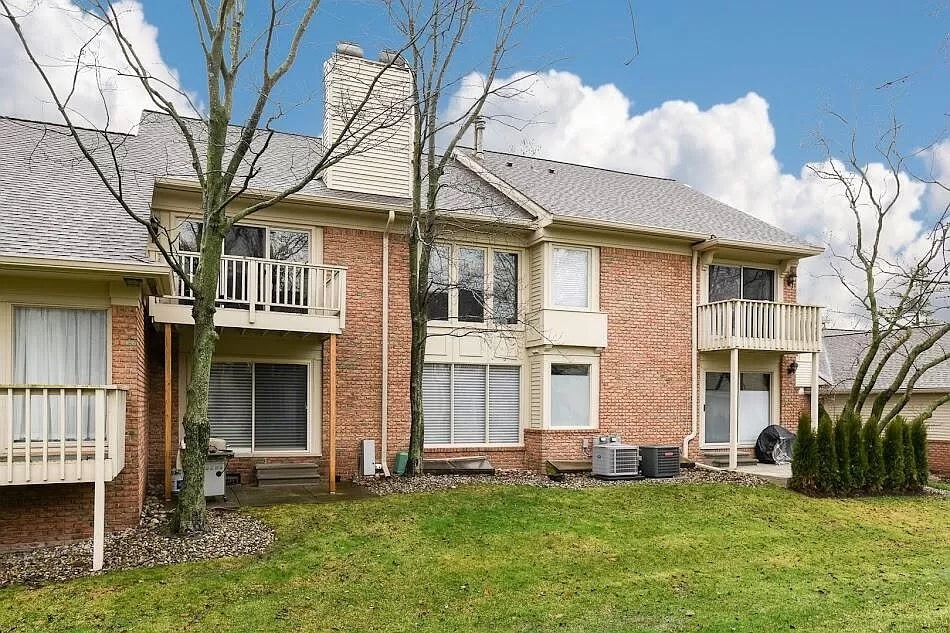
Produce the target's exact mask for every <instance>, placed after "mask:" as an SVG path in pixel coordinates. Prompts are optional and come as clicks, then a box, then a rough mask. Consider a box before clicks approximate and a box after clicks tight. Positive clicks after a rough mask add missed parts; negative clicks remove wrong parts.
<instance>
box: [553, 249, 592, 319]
mask: <svg viewBox="0 0 950 633" xmlns="http://www.w3.org/2000/svg"><path fill="white" fill-rule="evenodd" d="M552 251H553V252H552V261H551V303H552V304H553V305H554V307H556V308H572V309H581V310H583V309H590V308H591V307H592V306H591V304H592V301H591V283H590V279H591V274H590V272H591V259H592V257H591V250H590V249H588V248H569V247H565V246H555V247H553V249H552Z"/></svg>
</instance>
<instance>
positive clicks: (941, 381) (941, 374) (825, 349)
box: [821, 326, 950, 391]
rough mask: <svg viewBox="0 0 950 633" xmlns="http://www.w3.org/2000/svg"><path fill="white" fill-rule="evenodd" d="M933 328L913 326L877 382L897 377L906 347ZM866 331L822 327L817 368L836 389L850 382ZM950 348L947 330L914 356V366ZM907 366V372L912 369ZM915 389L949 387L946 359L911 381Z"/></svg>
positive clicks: (881, 383) (864, 346)
mask: <svg viewBox="0 0 950 633" xmlns="http://www.w3.org/2000/svg"><path fill="white" fill-rule="evenodd" d="M931 332H933V328H932V326H931V327H928V326H921V327H917V328H914V330H913V333H912V334H911V337H910V339H909V340H908V341H907V342H906V343H905V344H904V345H903V346H901V349H899V350H897V352H896V353H895V354H894V355H893V356H892V357H891V358H890V359H889V360H888V362H887V364H885V365H884V370H883V371H882V372H881V375H880V378H879V379H878V381H877V385H878V386H884V385H889V384H891V382H893V381H894V379H895V378H896V377H897V373H898V371H899V370H900V367H901V365H902V364H903V362H904V360H905V359H906V358H907V351H908V350H910V349H912V348H913V347H915V346H916V345H918V344H919V343H920V342H921V341H923V340H924V339H925V338H926V337H927V336H928V335H929V333H931ZM869 342H870V334H869V333H867V332H864V331H854V330H825V332H824V336H823V338H822V343H823V344H822V366H821V371H822V373H823V374H824V376H825V378H826V379H827V380H828V382H829V383H830V385H831V388H832V389H833V390H836V391H841V390H847V389H850V388H851V385H852V384H853V383H854V374H855V372H856V371H857V366H858V363H859V362H860V361H861V355H862V354H863V353H864V351H865V350H866V349H867V347H868V344H869ZM948 352H950V334H947V335H945V336H944V337H943V338H941V339H940V340H939V341H937V342H936V343H935V344H934V346H933V347H931V348H930V349H929V350H927V351H926V352H923V353H922V354H921V355H920V356H918V357H917V359H916V360H915V363H914V368H917V367H922V366H924V365H926V364H927V363H928V362H930V361H932V360H933V359H935V358H937V357H939V356H942V355H944V354H946V353H948ZM913 372H914V369H911V372H910V373H913ZM914 388H915V389H935V390H950V361H944V362H942V363H940V364H938V365H936V366H934V367H931V368H930V369H928V370H927V371H926V372H925V373H924V374H923V376H921V378H920V379H919V380H918V381H917V382H916V383H915V385H914Z"/></svg>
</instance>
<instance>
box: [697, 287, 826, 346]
mask: <svg viewBox="0 0 950 633" xmlns="http://www.w3.org/2000/svg"><path fill="white" fill-rule="evenodd" d="M697 316H698V319H699V323H698V326H699V341H698V346H699V349H700V350H702V351H709V350H722V349H732V348H738V349H750V350H770V351H780V352H795V353H801V352H818V351H820V350H821V308H820V307H818V306H810V305H801V304H797V303H774V302H772V301H747V300H742V299H732V300H729V301H718V302H716V303H708V304H705V305H701V306H699V309H698V315H697Z"/></svg>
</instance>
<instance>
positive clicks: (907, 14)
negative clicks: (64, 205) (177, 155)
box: [144, 0, 950, 169]
mask: <svg viewBox="0 0 950 633" xmlns="http://www.w3.org/2000/svg"><path fill="white" fill-rule="evenodd" d="M144 4H145V15H146V18H147V19H148V21H149V22H151V23H152V24H154V25H155V26H156V27H158V41H159V44H160V46H161V51H162V55H163V57H164V59H165V60H166V62H167V63H168V64H169V65H170V66H172V67H173V68H175V69H177V70H178V71H179V73H180V74H181V78H182V83H183V84H184V86H185V87H186V88H188V89H191V90H195V91H198V92H201V91H202V88H203V80H204V77H203V70H202V68H201V66H200V59H201V58H200V55H198V54H196V52H198V51H197V49H196V48H195V44H194V35H193V26H192V21H191V17H190V14H189V12H188V11H187V9H185V10H183V9H184V7H183V5H184V4H185V3H180V2H168V1H166V0H160V1H159V0H149V1H147V2H145V3H144ZM251 4H252V7H253V3H251ZM941 5H943V10H942V12H941V10H940V9H941ZM379 6H380V4H379V3H378V2H373V1H371V0H346V1H339V0H337V1H332V0H329V1H325V2H324V3H323V5H322V7H321V9H320V11H319V12H318V14H317V17H316V19H315V23H314V29H313V32H312V34H311V36H310V37H309V38H308V40H307V42H306V45H305V48H304V50H303V53H302V60H301V62H302V64H301V68H298V70H297V72H296V73H295V74H294V76H292V77H291V78H290V81H289V82H288V83H287V85H285V86H284V91H285V92H284V98H285V99H287V100H288V101H295V100H300V99H303V96H302V95H306V94H311V92H309V91H315V90H319V68H320V66H319V64H320V62H322V60H323V59H324V58H325V57H326V55H327V54H328V53H329V52H330V51H331V50H332V47H333V44H334V43H335V42H336V41H337V40H340V39H348V40H353V41H357V42H359V43H360V44H362V45H363V46H364V47H365V48H366V50H367V53H368V54H373V53H374V52H375V51H376V50H377V49H378V48H380V47H382V46H383V45H385V44H386V43H389V44H392V43H393V42H395V41H396V40H395V39H394V38H392V37H391V36H390V35H389V30H388V28H387V25H386V20H385V16H384V15H383V13H382V11H381V10H380V8H379ZM539 6H540V8H539V11H538V14H537V15H536V17H535V18H534V19H533V20H532V21H531V23H530V25H529V27H528V28H527V29H525V30H524V31H523V33H522V35H521V37H519V38H518V48H517V49H516V50H515V51H514V53H513V55H512V57H511V61H510V64H509V65H510V67H511V68H512V69H513V70H544V69H548V68H556V69H558V70H565V71H570V72H572V73H574V74H576V75H578V76H579V77H580V78H581V79H582V80H583V82H584V83H585V84H587V85H591V86H599V85H602V84H607V83H612V84H615V85H616V86H617V87H618V88H619V89H620V90H621V92H623V93H624V95H626V96H627V97H628V98H630V99H631V101H632V102H633V103H632V106H633V110H634V111H635V112H641V111H644V110H649V109H651V108H655V107H657V106H659V105H660V104H662V103H663V102H666V101H669V100H679V99H682V100H689V101H693V102H695V103H696V104H697V105H699V106H700V108H704V109H705V108H708V107H710V106H713V105H715V104H717V103H727V102H731V101H733V100H735V99H737V98H739V97H742V96H743V95H745V94H746V93H748V92H749V91H755V92H756V93H757V94H759V95H760V96H762V97H763V98H765V99H766V100H767V101H768V104H769V108H770V109H769V115H770V118H771V121H772V124H773V125H774V127H775V131H776V141H777V142H776V148H775V154H776V157H777V158H778V159H779V161H780V162H781V163H782V165H783V166H785V167H786V168H791V169H797V166H800V165H801V164H802V163H803V162H805V161H806V160H811V159H815V158H819V157H820V154H819V153H818V150H817V148H815V146H814V144H813V142H812V140H811V139H812V133H813V132H814V131H815V130H816V129H817V127H818V126H819V124H820V123H821V121H822V118H823V116H824V115H823V111H824V109H825V108H827V107H831V108H834V109H835V110H838V111H840V112H842V113H844V114H846V115H847V116H848V117H849V118H854V117H857V120H859V121H860V123H861V125H864V126H865V127H868V128H869V129H870V128H872V127H873V128H874V129H877V128H879V127H880V124H881V122H882V121H883V120H884V119H885V118H886V117H887V116H888V115H889V113H890V112H892V111H893V112H896V113H897V114H898V116H899V117H900V119H901V120H902V122H903V123H904V124H905V126H906V137H905V138H906V139H907V140H908V142H910V143H912V144H923V143H926V142H929V141H931V140H932V139H933V138H934V136H936V135H937V134H938V133H939V132H940V131H941V130H943V129H945V128H946V126H947V119H948V117H947V115H946V114H945V113H946V112H947V111H948V110H950V103H948V101H950V100H948V97H950V88H948V87H947V84H946V83H945V82H944V80H945V79H946V77H947V72H946V71H947V60H948V55H950V51H948V50H947V41H946V37H947V24H948V17H950V8H948V7H947V5H946V3H940V2H936V1H929V0H924V1H921V2H907V3H902V4H901V5H898V4H895V3H894V2H884V1H874V0H865V1H863V2H761V1H759V2H748V1H746V2H738V1H733V2H695V1H694V2H682V1H680V2H675V1H670V2H637V1H634V2H633V7H634V12H635V15H636V24H637V36H638V40H639V45H640V54H639V56H637V57H636V58H635V59H634V60H633V61H632V62H631V63H629V64H627V63H626V62H627V61H628V60H629V58H630V56H631V54H632V51H633V31H632V28H631V23H630V16H629V13H628V9H627V5H626V3H625V2H623V1H620V0H596V1H591V2H583V1H580V0H573V1H572V0H561V1H560V2H558V1H553V2H545V3H542V4H540V5H539ZM486 35H487V34H486ZM478 61H479V60H477V59H474V58H470V59H465V60H464V62H463V64H460V70H468V69H469V68H472V67H477V62H478ZM309 71H312V74H311V75H310V77H309V78H308V77H307V74H308V72H309ZM908 74H909V75H911V76H910V77H909V78H908V79H907V80H905V81H903V82H901V83H899V84H897V85H894V86H892V87H889V88H886V89H880V90H878V89H876V87H877V86H879V85H881V84H883V83H884V82H886V81H891V80H895V79H898V78H901V77H904V76H905V75H908ZM307 84H311V85H307ZM319 121H320V112H319V104H318V103H313V104H311V105H310V106H308V107H306V108H303V109H301V110H300V111H299V112H298V113H296V114H294V115H292V116H290V117H288V119H287V120H286V122H285V123H283V127H284V128H287V129H293V130H295V131H306V132H312V133H319V129H320V123H319ZM543 150H544V148H541V153H542V154H543V153H544V151H543Z"/></svg>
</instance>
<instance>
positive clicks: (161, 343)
mask: <svg viewBox="0 0 950 633" xmlns="http://www.w3.org/2000/svg"><path fill="white" fill-rule="evenodd" d="M147 333H148V335H147V336H146V342H147V344H148V437H149V445H148V486H149V488H151V489H153V490H155V491H161V494H164V490H165V333H164V332H163V331H161V330H155V329H154V328H151V327H149V328H147ZM178 337H179V334H178V332H176V331H173V332H172V439H171V442H172V444H171V445H172V467H174V464H175V456H176V455H177V452H178V420H179V416H178Z"/></svg>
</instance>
